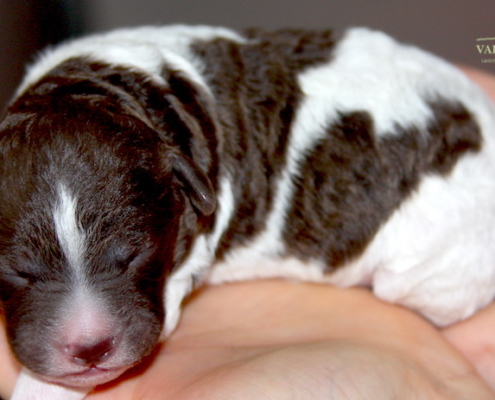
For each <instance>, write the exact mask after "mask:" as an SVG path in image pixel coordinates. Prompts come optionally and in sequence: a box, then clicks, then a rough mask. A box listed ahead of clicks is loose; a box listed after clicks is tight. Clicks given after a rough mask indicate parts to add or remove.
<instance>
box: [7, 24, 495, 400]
mask: <svg viewBox="0 0 495 400" xmlns="http://www.w3.org/2000/svg"><path fill="white" fill-rule="evenodd" d="M494 115H495V114H494V109H493V108H492V106H491V104H490V103H489V101H488V100H487V99H486V98H485V96H484V95H483V93H482V92H481V90H480V89H478V88H477V87H475V86H474V85H473V84H472V83H471V82H470V81H469V80H468V79H467V78H466V77H465V76H464V75H463V74H462V73H461V72H459V71H458V70H457V69H455V68H454V67H452V66H451V65H449V64H447V63H446V62H444V61H442V60H440V59H438V58H436V57H434V56H432V55H429V54H427V53H425V52H423V51H421V50H418V49H416V48H414V47H410V46H404V45H400V44H398V43H396V42H395V41H393V40H392V39H390V38H389V37H387V36H386V35H384V34H382V33H378V32H374V31H370V30H367V29H350V30H348V31H346V32H345V33H344V34H343V35H342V36H340V37H337V38H334V36H333V35H332V34H331V33H330V32H329V31H322V32H316V31H299V30H280V31H275V32H262V31H259V30H250V31H247V32H244V33H242V34H240V33H236V32H233V31H230V30H227V29H221V28H211V27H201V26H200V27H187V26H172V27H164V28H158V27H145V28H137V29H129V30H119V31H115V32H111V33H108V34H103V35H96V36H91V37H87V38H83V39H79V40H76V41H72V42H69V43H66V44H63V45H61V46H59V47H57V48H54V49H51V50H48V51H46V52H45V53H44V54H43V55H42V57H41V58H40V59H39V60H38V61H37V62H36V63H35V64H34V65H33V66H32V67H31V68H30V69H29V71H28V73H27V76H26V78H25V80H24V82H23V83H22V84H21V86H20V88H19V90H18V92H17V94H16V95H15V97H14V99H13V100H12V102H11V104H10V106H9V108H8V110H7V112H6V115H5V117H4V119H3V122H2V123H1V125H0V157H1V158H0V298H1V304H2V309H3V313H4V314H5V319H6V326H7V335H8V339H9V343H10V345H11V347H12V350H13V352H14V354H15V355H16V357H17V358H18V359H19V361H20V362H21V363H22V364H23V365H24V366H25V368H26V369H25V370H24V372H23V374H21V378H20V381H19V382H20V383H19V384H18V386H17V389H16V394H15V395H14V398H16V399H17V398H19V399H20V398H22V399H23V400H25V399H26V398H29V396H30V395H29V393H33V392H35V393H38V391H39V390H38V389H36V388H37V387H38V386H39V385H41V386H44V387H45V389H46V390H47V393H49V392H50V391H52V394H47V395H46V396H45V397H50V399H51V400H53V399H54V398H56V397H57V396H59V397H60V398H69V397H68V396H69V395H68V394H67V393H69V392H70V393H71V396H72V395H73V396H74V397H75V398H81V397H83V396H84V393H85V392H86V391H87V390H89V389H90V388H92V387H94V386H95V385H98V384H102V383H105V382H108V381H110V380H112V379H114V378H116V377H117V376H119V375H120V374H122V373H123V372H124V371H125V370H127V369H128V368H129V367H131V366H133V365H135V364H137V363H139V362H140V360H142V359H143V357H145V356H147V355H148V354H150V353H151V351H152V350H153V348H154V347H155V345H156V343H157V341H158V340H159V338H160V335H161V334H162V332H163V333H164V334H165V335H167V334H170V333H171V332H172V331H173V330H174V328H175V326H176V324H177V322H178V319H179V316H180V306H181V302H182V300H183V299H184V298H185V297H186V296H187V295H188V294H189V293H190V292H191V291H192V290H193V289H194V287H196V286H197V285H199V284H201V283H203V282H211V283H221V282H226V281H234V280H244V279H254V278H272V277H285V278H288V279H298V280H304V281H314V282H327V283H331V284H336V285H341V286H350V285H366V286H369V287H371V288H372V289H373V291H374V293H375V294H376V295H377V296H378V297H380V298H382V299H385V300H387V301H390V302H393V303H398V304H402V305H404V306H407V307H410V308H411V309H413V310H416V311H418V312H419V313H421V314H422V315H424V316H425V317H426V318H428V319H430V320H431V321H432V322H433V323H435V324H438V325H447V324H450V323H453V322H456V321H458V320H461V319H463V318H466V317H468V316H469V315H471V314H472V313H474V312H475V311H476V310H477V309H479V308H480V307H483V306H485V305H486V304H488V303H489V302H490V301H491V300H492V298H493V296H494V293H495V251H494V250H493V243H495V229H493V227H494V226H495V201H494V199H495V119H494ZM45 382H46V383H45ZM50 385H52V386H50ZM58 385H61V386H60V387H59V386H58ZM65 387H67V388H71V389H67V390H66V389H64V388H65ZM74 388H75V389H74ZM55 392H57V393H59V394H53V393H55ZM60 393H61V394H60Z"/></svg>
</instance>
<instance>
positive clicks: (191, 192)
mask: <svg viewBox="0 0 495 400" xmlns="http://www.w3.org/2000/svg"><path fill="white" fill-rule="evenodd" d="M171 160H172V170H173V172H174V173H175V176H177V178H178V179H179V181H180V182H181V184H182V185H183V189H184V190H185V192H186V193H187V194H188V196H189V198H190V199H191V202H192V204H193V205H194V207H195V208H196V209H197V210H198V211H199V212H201V213H202V214H203V215H205V216H208V215H211V214H212V213H213V212H214V211H215V208H216V196H215V191H214V190H213V187H212V185H211V182H210V180H209V179H208V177H207V176H206V175H205V174H204V173H203V172H202V171H201V170H200V169H199V167H198V166H196V165H195V164H194V162H193V161H192V160H191V159H190V158H189V157H187V156H185V155H182V154H173V155H171Z"/></svg>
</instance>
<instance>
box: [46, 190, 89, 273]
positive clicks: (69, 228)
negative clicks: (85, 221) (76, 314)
mask: <svg viewBox="0 0 495 400" xmlns="http://www.w3.org/2000/svg"><path fill="white" fill-rule="evenodd" d="M57 196H58V198H57V203H56V205H55V207H54V209H53V222H54V225H55V233H56V235H57V239H58V242H59V244H60V247H61V249H62V252H63V253H64V256H65V257H66V259H67V261H68V264H69V266H70V268H71V269H72V270H73V271H74V273H75V277H76V279H77V280H83V277H84V274H83V267H84V252H85V250H86V234H85V233H84V231H83V230H82V229H81V226H80V224H79V222H78V221H77V213H76V203H77V201H76V199H75V198H74V197H73V196H72V194H71V193H70V191H69V189H68V188H67V187H66V186H65V185H64V184H60V185H59V186H58V188H57Z"/></svg>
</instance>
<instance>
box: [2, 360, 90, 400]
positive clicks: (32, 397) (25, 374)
mask: <svg viewBox="0 0 495 400" xmlns="http://www.w3.org/2000/svg"><path fill="white" fill-rule="evenodd" d="M90 390H91V388H88V389H75V388H69V387H65V386H60V385H56V384H54V383H48V382H45V381H42V380H40V379H38V378H37V377H36V376H35V375H34V374H33V373H31V372H30V371H28V370H27V369H26V368H23V369H22V371H21V374H20V375H19V378H18V379H17V382H16V386H15V388H14V393H13V394H12V397H11V399H10V400H40V399H43V400H48V399H49V400H82V399H83V398H84V397H85V396H86V394H87V393H88V392H89V391H90Z"/></svg>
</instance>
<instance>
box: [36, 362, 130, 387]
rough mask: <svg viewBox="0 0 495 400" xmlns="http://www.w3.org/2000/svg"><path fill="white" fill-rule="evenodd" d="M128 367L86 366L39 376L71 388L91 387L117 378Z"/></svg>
mask: <svg viewBox="0 0 495 400" xmlns="http://www.w3.org/2000/svg"><path fill="white" fill-rule="evenodd" d="M127 369H128V367H121V368H116V369H100V368H96V367H93V368H88V369H87V370H85V371H82V372H78V373H73V374H67V375H63V376H57V377H53V376H39V378H40V379H41V380H44V381H46V382H49V383H55V384H57V385H62V386H67V387H72V388H92V387H95V386H97V385H103V384H105V383H108V382H111V381H113V380H114V379H117V378H118V377H119V376H120V375H122V374H123V373H124V372H125V371H127Z"/></svg>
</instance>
